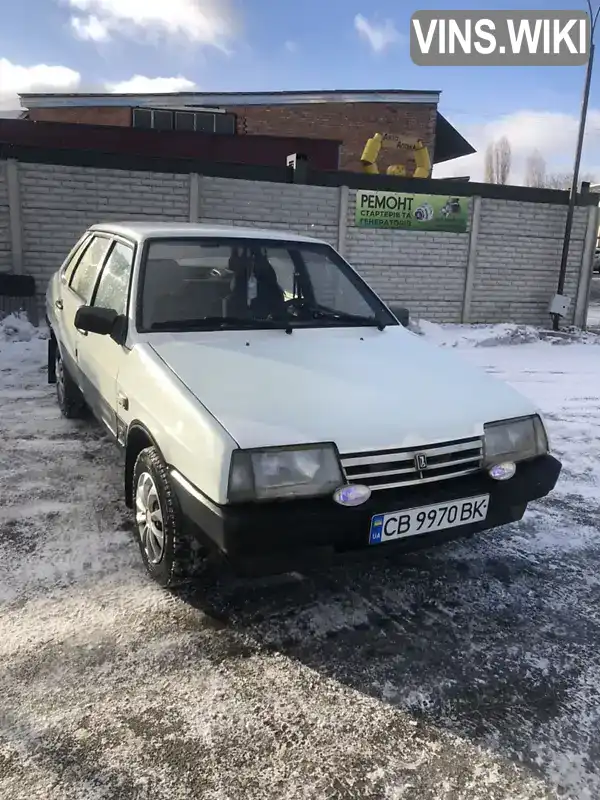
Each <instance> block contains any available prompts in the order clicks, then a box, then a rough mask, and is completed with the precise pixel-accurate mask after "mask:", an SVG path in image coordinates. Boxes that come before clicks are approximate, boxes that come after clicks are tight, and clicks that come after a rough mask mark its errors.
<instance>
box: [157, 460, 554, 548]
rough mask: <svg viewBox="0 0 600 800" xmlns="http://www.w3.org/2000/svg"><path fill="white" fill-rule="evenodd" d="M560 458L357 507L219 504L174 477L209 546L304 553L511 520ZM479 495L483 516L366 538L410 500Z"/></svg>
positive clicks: (402, 542) (326, 502)
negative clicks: (484, 500)
mask: <svg viewBox="0 0 600 800" xmlns="http://www.w3.org/2000/svg"><path fill="white" fill-rule="evenodd" d="M560 471H561V463H560V462H559V461H558V460H557V459H556V458H554V457H553V456H550V455H546V456H542V457H540V458H537V459H534V460H532V461H528V462H524V463H521V464H519V465H518V467H517V471H516V474H515V475H514V477H512V478H511V479H510V480H508V481H504V482H503V481H495V480H493V479H492V478H490V477H489V476H488V475H487V473H485V472H479V473H475V474H473V475H467V476H464V477H462V478H456V479H454V480H446V481H440V482H439V483H428V484H424V485H422V486H406V487H401V488H398V489H390V490H384V491H377V492H374V493H373V494H372V495H371V497H370V498H369V500H367V502H366V503H364V504H363V505H361V506H356V507H354V508H346V507H343V506H340V505H338V504H337V503H335V502H334V500H333V499H332V498H330V497H326V498H318V499H305V500H291V501H279V502H269V503H247V504H244V505H239V506H219V505H216V504H215V503H213V502H212V501H210V500H209V499H208V498H204V497H203V496H202V495H201V494H200V493H199V492H196V491H194V492H190V491H188V490H187V489H186V488H184V487H183V486H182V485H181V484H180V483H178V482H176V481H173V487H174V489H175V492H176V494H177V497H178V499H179V503H180V507H181V510H182V512H183V515H184V518H185V520H186V523H187V525H188V531H189V532H190V533H192V534H197V535H199V536H200V537H202V538H205V539H206V537H208V539H209V540H210V541H211V542H212V544H214V545H216V547H217V548H218V549H219V550H221V551H222V552H223V553H225V554H226V555H227V556H228V557H229V558H230V559H231V560H237V559H245V558H249V559H252V558H257V557H258V558H260V557H274V558H277V557H281V556H290V557H291V558H290V559H289V560H290V561H292V562H293V559H294V558H295V557H297V556H298V557H299V556H301V554H302V553H303V552H304V553H306V552H307V551H313V550H320V549H322V548H328V549H329V550H333V551H337V552H344V551H350V550H359V549H364V548H369V549H370V550H383V551H386V552H389V551H390V550H391V549H396V550H416V549H419V548H421V547H429V546H430V545H434V544H440V543H442V542H446V541H450V540H452V539H457V538H460V537H463V536H470V535H472V534H474V533H478V532H479V531H483V530H488V529H489V528H495V527H497V526H499V525H505V524H507V523H509V522H515V521H517V520H519V519H521V517H522V516H523V514H524V513H525V510H526V508H527V503H529V502H530V501H531V500H537V499H539V498H541V497H545V496H546V495H547V494H548V493H549V492H551V491H552V489H553V488H554V486H555V485H556V482H557V480H558V476H559V474H560ZM478 494H489V495H490V504H489V510H488V514H487V517H486V519H485V520H484V521H483V522H477V523H472V524H469V525H463V526H460V527H457V528H450V529H448V530H442V531H438V532H435V533H432V534H428V533H424V534H420V535H418V536H412V537H410V538H407V539H399V540H396V541H392V542H389V543H386V544H384V545H381V546H373V545H369V544H368V540H369V529H370V522H371V517H373V515H375V514H382V513H387V512H391V511H402V510H403V509H407V508H414V507H415V506H422V505H429V504H431V503H444V502H448V501H452V500H459V499H461V498H464V497H470V496H474V495H478Z"/></svg>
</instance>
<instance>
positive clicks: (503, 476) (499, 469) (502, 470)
mask: <svg viewBox="0 0 600 800" xmlns="http://www.w3.org/2000/svg"><path fill="white" fill-rule="evenodd" d="M516 471H517V465H516V464H515V462H514V461H505V462H504V463H502V464H494V466H493V467H490V468H489V470H488V475H489V476H490V478H493V479H494V480H495V481H507V480H508V479H509V478H512V476H513V475H514V474H515V472H516Z"/></svg>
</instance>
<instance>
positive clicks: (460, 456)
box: [341, 437, 483, 491]
mask: <svg viewBox="0 0 600 800" xmlns="http://www.w3.org/2000/svg"><path fill="white" fill-rule="evenodd" d="M482 458H483V442H482V440H481V439H480V438H479V437H477V438H473V439H461V440H459V441H455V442H446V443H442V444H435V445H431V446H428V447H415V448H412V447H411V448H409V449H402V450H376V451H373V452H368V453H346V454H343V455H342V456H341V459H342V467H343V468H344V472H345V473H346V479H347V480H348V482H349V483H362V484H364V485H365V486H369V487H370V488H371V489H372V490H373V491H376V490H377V489H393V488H396V487H398V486H410V485H414V484H421V483H431V482H433V481H442V480H448V479H449V478H458V477H459V476H461V475H469V474H470V473H472V472H478V471H479V470H480V469H481V464H482Z"/></svg>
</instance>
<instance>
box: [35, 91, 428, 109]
mask: <svg viewBox="0 0 600 800" xmlns="http://www.w3.org/2000/svg"><path fill="white" fill-rule="evenodd" d="M439 99H440V92H439V91H411V90H409V89H336V90H324V91H299V92H216V93H203V92H169V93H164V94H110V93H109V94H104V93H100V94H84V93H81V94H77V93H74V94H52V93H44V94H41V93H40V94H38V93H33V92H26V93H22V94H20V95H19V100H20V102H21V106H22V107H23V108H58V107H61V108H64V107H83V106H88V107H89V106H105V107H106V106H112V107H119V106H121V107H122V106H141V107H143V106H153V107H154V106H156V105H157V104H160V106H162V107H163V108H172V107H175V106H179V107H181V106H185V107H189V106H200V107H203V108H205V107H211V106H212V107H214V106H252V105H255V106H264V105H300V104H304V103H434V104H437V103H438V102H439Z"/></svg>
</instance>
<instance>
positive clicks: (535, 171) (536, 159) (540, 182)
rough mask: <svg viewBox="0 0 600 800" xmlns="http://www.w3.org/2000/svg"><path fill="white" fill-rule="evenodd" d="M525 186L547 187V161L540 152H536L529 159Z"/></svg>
mask: <svg viewBox="0 0 600 800" xmlns="http://www.w3.org/2000/svg"><path fill="white" fill-rule="evenodd" d="M525 185H526V186H537V187H540V186H545V185H546V159H545V158H544V156H543V155H542V154H541V153H540V151H539V150H534V151H533V152H532V153H531V155H529V156H528V157H527V163H526V165H525Z"/></svg>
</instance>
